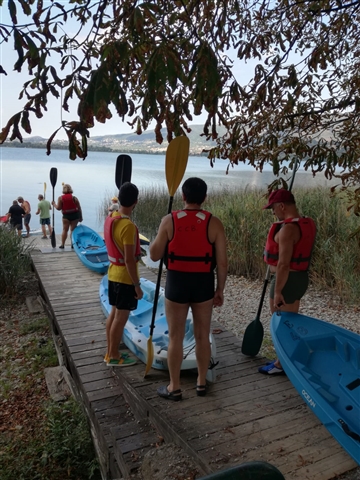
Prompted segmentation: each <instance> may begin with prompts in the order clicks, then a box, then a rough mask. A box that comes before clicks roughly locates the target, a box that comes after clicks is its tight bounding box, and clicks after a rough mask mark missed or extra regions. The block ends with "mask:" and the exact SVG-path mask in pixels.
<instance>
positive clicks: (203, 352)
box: [191, 299, 213, 385]
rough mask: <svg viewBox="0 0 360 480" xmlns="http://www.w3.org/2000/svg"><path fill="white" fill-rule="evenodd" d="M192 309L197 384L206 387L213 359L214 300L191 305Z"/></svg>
mask: <svg viewBox="0 0 360 480" xmlns="http://www.w3.org/2000/svg"><path fill="white" fill-rule="evenodd" d="M191 309H192V313H193V317H194V335H195V342H196V347H195V352H196V362H197V366H198V378H197V384H198V385H206V373H207V371H208V368H209V364H210V358H211V346H210V340H209V335H210V324H211V315H212V309H213V300H212V299H211V300H208V301H207V302H202V303H193V304H191Z"/></svg>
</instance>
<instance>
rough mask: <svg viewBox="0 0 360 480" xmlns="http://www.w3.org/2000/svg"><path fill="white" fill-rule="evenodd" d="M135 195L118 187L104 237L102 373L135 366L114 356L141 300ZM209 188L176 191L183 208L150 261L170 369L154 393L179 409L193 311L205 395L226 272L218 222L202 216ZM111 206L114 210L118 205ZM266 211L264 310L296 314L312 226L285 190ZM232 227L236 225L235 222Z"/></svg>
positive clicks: (191, 185) (164, 228)
mask: <svg viewBox="0 0 360 480" xmlns="http://www.w3.org/2000/svg"><path fill="white" fill-rule="evenodd" d="M138 194H139V192H138V189H137V187H136V186H135V185H134V184H132V183H130V182H127V183H124V184H123V185H122V187H121V189H120V192H119V198H118V199H117V198H114V199H113V201H114V203H117V202H118V207H117V209H116V210H115V209H114V211H109V216H108V217H107V218H106V220H105V226H104V237H105V242H106V246H107V250H108V255H109V259H110V266H109V271H108V280H109V303H110V305H111V312H110V314H109V316H108V318H107V320H106V338H107V351H106V354H105V358H104V360H105V361H106V363H107V365H108V366H119V367H125V366H131V365H133V364H134V363H136V360H135V359H134V358H131V357H129V355H128V354H127V353H125V352H120V351H119V345H120V342H121V338H122V335H123V331H124V328H125V324H126V322H127V320H128V318H129V314H130V311H132V310H135V309H136V308H137V303H138V300H140V299H141V298H142V296H143V292H142V290H141V284H140V277H139V270H138V261H139V258H140V242H139V232H138V230H137V227H136V225H135V224H134V223H133V222H132V220H131V214H132V212H133V210H134V208H135V207H136V204H137V202H138ZM206 195H207V185H206V183H205V182H204V181H203V180H202V179H200V178H197V177H193V178H189V179H187V180H186V181H185V182H184V183H183V185H182V199H183V202H184V207H183V208H182V209H181V210H177V211H174V212H171V213H170V214H168V215H166V216H165V217H164V218H163V219H162V221H161V224H160V227H159V230H158V233H157V236H156V238H155V239H154V241H153V242H152V243H151V245H150V257H151V259H152V260H153V261H157V260H160V259H161V258H164V261H165V264H166V266H167V275H166V285H165V309H166V319H167V322H168V330H169V345H168V355H167V360H168V368H169V376H170V381H169V383H168V384H167V385H164V386H161V387H160V388H158V390H157V393H158V395H159V396H160V397H162V398H165V399H168V400H173V401H180V400H181V399H182V391H181V384H180V370H181V363H182V360H183V339H184V334H185V325H186V318H187V315H188V310H189V308H191V310H192V314H193V319H194V336H195V341H196V359H197V366H198V377H197V382H196V394H197V395H198V396H205V395H206V393H207V384H206V373H207V370H208V367H209V364H210V356H211V346H210V341H209V335H210V325H211V316H212V309H213V307H214V306H221V305H223V302H224V289H225V282H226V277H227V270H228V261H227V252H226V237H225V230H224V226H223V224H222V222H221V221H220V220H219V218H217V217H215V216H214V215H212V214H211V213H210V212H208V211H206V210H204V209H202V204H203V203H204V201H205V200H206ZM115 200H116V201H117V202H116V201H115ZM263 208H264V209H271V210H272V212H273V214H274V215H275V216H276V217H277V221H276V222H274V224H273V225H272V226H271V228H270V230H269V233H268V237H267V241H266V245H265V252H264V261H265V262H266V263H267V264H268V265H269V268H270V270H271V272H272V281H271V288H270V310H271V312H275V311H277V310H283V311H288V312H289V311H290V312H298V310H299V305H300V300H301V298H302V296H303V295H304V293H305V292H306V289H307V287H308V281H309V278H308V269H309V265H310V258H311V253H312V249H313V245H314V241H315V234H316V228H315V224H314V222H313V220H312V219H311V218H308V217H302V216H301V215H300V213H299V211H298V209H297V206H296V203H295V199H294V196H293V195H292V193H291V192H289V191H288V190H285V189H280V190H276V191H274V192H272V193H271V195H270V197H269V200H268V203H267V205H265V206H264V207H263ZM234 221H235V220H234ZM259 372H260V373H263V374H266V375H279V374H284V371H283V369H282V367H281V364H280V362H279V360H276V361H274V362H271V363H269V364H267V365H265V366H264V367H260V368H259Z"/></svg>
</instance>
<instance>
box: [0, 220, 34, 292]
mask: <svg viewBox="0 0 360 480" xmlns="http://www.w3.org/2000/svg"><path fill="white" fill-rule="evenodd" d="M15 232H16V233H15ZM31 248H32V247H31V244H30V245H25V243H24V241H23V239H22V238H21V237H19V236H18V235H17V231H14V230H9V229H8V228H7V227H6V226H4V227H2V226H0V295H3V296H6V295H11V294H14V293H16V291H17V289H18V286H19V280H20V279H21V278H22V277H23V275H24V274H26V273H27V272H29V270H30V263H31V261H30V251H31Z"/></svg>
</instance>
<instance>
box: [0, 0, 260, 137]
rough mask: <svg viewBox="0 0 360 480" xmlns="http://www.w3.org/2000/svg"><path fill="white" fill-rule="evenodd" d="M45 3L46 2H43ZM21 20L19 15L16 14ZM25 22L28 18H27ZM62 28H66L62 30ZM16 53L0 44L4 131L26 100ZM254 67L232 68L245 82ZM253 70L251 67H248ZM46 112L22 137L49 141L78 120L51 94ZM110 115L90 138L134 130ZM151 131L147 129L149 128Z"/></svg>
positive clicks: (5, 19) (2, 12)
mask: <svg viewBox="0 0 360 480" xmlns="http://www.w3.org/2000/svg"><path fill="white" fill-rule="evenodd" d="M44 3H46V2H44ZM19 18H20V14H19ZM26 21H27V22H28V21H29V19H26ZM0 22H1V23H2V24H4V23H5V24H9V23H10V21H9V15H8V9H7V2H6V1H4V3H3V6H2V7H0ZM66 27H67V28H66V30H67V32H68V33H70V32H71V30H72V29H73V28H75V24H74V23H73V24H71V22H69V23H68V24H66ZM64 28H65V27H64ZM16 58H17V54H16V52H15V50H14V46H13V40H11V42H8V43H5V42H3V43H2V44H1V45H0V64H1V65H2V66H3V68H4V69H5V71H6V72H7V74H8V75H7V76H5V75H3V74H2V75H0V125H1V128H4V126H5V125H6V123H7V121H8V120H9V119H10V118H11V116H12V115H14V114H15V113H17V112H19V111H20V110H22V108H23V105H24V103H25V101H26V100H25V99H23V100H19V99H18V96H19V92H20V91H21V89H22V86H23V84H24V82H26V81H27V80H28V79H29V78H30V77H29V76H28V73H27V68H26V66H25V68H23V70H22V72H21V73H18V72H16V71H13V65H14V63H15V61H16ZM253 66H254V65H251V62H250V63H248V64H247V65H245V66H244V64H243V63H242V65H237V66H236V67H235V69H234V72H235V74H236V75H237V76H238V77H241V78H243V79H244V81H245V78H246V77H248V78H247V79H249V77H250V73H251V72H252V69H253ZM251 67H252V68H251ZM48 98H49V102H48V112H45V114H44V116H43V118H42V119H37V118H36V117H35V115H31V116H30V121H31V127H32V133H31V134H30V135H27V134H26V133H25V132H23V131H22V130H21V133H22V135H23V137H24V139H25V138H26V137H29V136H41V137H43V138H48V137H50V135H51V134H52V133H53V132H54V131H55V130H56V129H57V128H59V126H60V125H61V122H62V120H65V121H70V120H77V119H78V117H77V115H76V109H77V104H75V102H74V107H73V110H72V112H70V113H68V112H65V111H61V100H60V99H55V98H54V97H52V95H49V96H48ZM112 112H113V117H112V118H111V119H110V120H107V121H106V123H105V124H101V123H99V122H97V121H96V120H95V126H94V128H92V129H91V130H90V135H91V136H101V135H114V134H119V133H130V132H131V131H134V130H133V129H132V128H131V127H130V126H129V125H128V124H127V123H126V121H125V122H123V121H122V120H121V119H120V118H119V117H118V116H117V114H116V112H115V113H114V111H112ZM205 119H206V114H202V115H200V116H197V117H195V116H194V117H193V122H192V123H193V124H202V123H204V122H205ZM151 128H154V127H153V126H150V128H149V129H151ZM65 138H66V135H65V133H64V132H62V131H60V132H59V133H58V134H57V136H56V139H65Z"/></svg>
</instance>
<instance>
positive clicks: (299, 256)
mask: <svg viewBox="0 0 360 480" xmlns="http://www.w3.org/2000/svg"><path fill="white" fill-rule="evenodd" d="M293 222H296V223H297V225H299V227H300V230H301V238H300V240H299V241H298V242H297V243H296V244H295V245H294V251H293V255H292V258H291V262H290V268H291V270H299V271H304V270H308V269H309V266H310V260H311V253H312V249H313V246H314V242H315V236H316V226H315V223H314V220H313V219H312V218H309V217H301V218H288V219H287V220H284V221H281V222H275V223H273V224H272V226H271V228H270V230H269V234H268V237H267V240H266V245H265V250H264V261H265V262H266V263H267V264H268V265H273V266H276V265H277V263H278V259H279V244H278V243H276V242H275V240H274V237H275V234H276V233H277V232H278V231H279V230H280V228H281V227H282V226H283V225H285V224H286V223H293Z"/></svg>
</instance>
